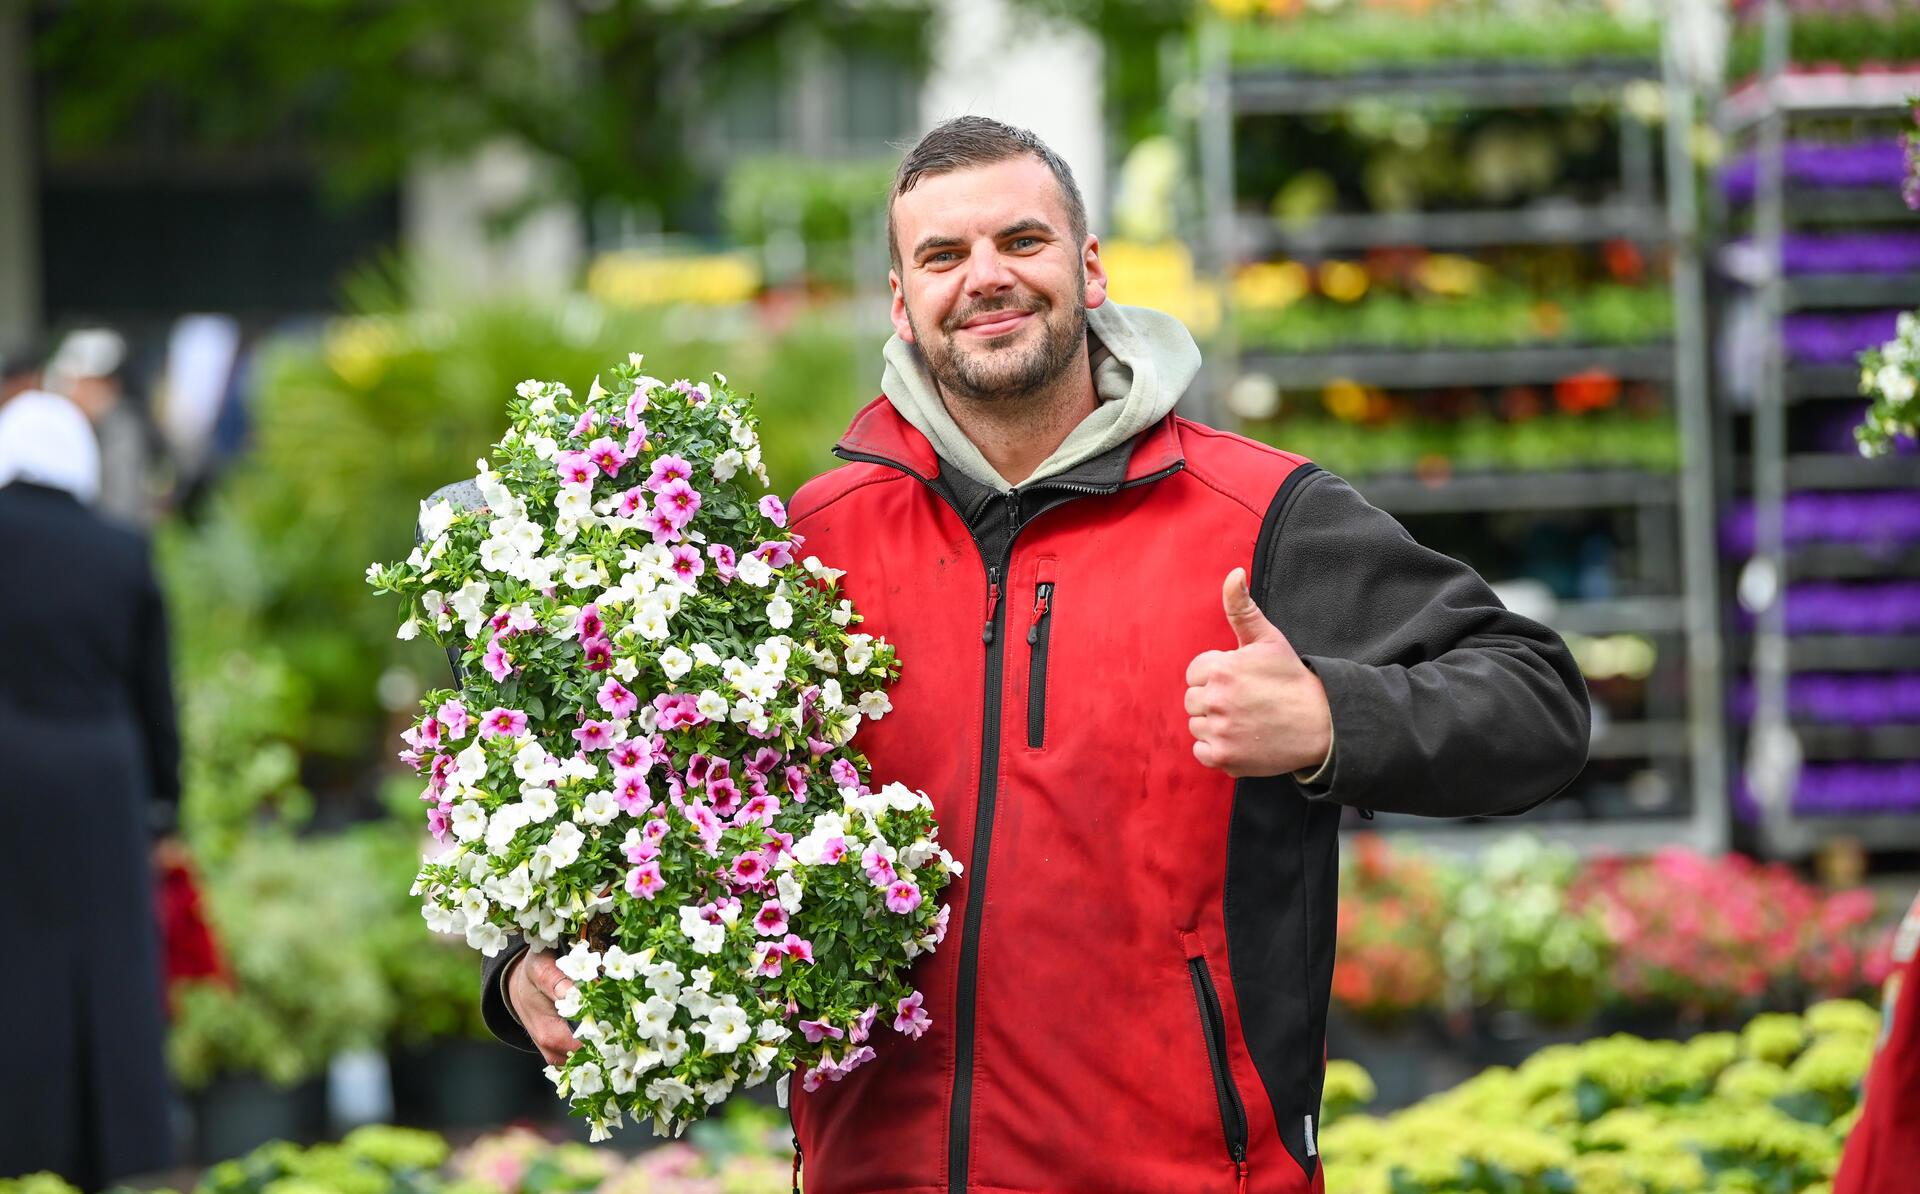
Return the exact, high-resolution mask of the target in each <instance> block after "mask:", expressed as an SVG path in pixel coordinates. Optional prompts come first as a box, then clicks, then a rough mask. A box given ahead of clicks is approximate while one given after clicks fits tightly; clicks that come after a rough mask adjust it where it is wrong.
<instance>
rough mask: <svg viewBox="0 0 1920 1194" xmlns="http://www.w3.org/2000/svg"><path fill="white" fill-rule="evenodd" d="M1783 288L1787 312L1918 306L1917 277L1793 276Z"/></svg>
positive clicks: (1919, 277)
mask: <svg viewBox="0 0 1920 1194" xmlns="http://www.w3.org/2000/svg"><path fill="white" fill-rule="evenodd" d="M1784 289H1785V292H1786V303H1787V309H1788V310H1790V311H1807V310H1816V309H1833V308H1849V309H1852V308H1867V307H1903V308H1911V307H1914V306H1920V274H1797V275H1793V276H1790V277H1788V278H1787V279H1786V285H1785V287H1784Z"/></svg>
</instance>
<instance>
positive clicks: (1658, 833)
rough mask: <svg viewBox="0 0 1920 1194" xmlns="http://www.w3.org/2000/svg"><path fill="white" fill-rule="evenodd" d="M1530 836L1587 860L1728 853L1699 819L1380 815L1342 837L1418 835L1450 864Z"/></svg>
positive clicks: (1346, 830) (1422, 843)
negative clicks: (1687, 851) (1678, 851)
mask: <svg viewBox="0 0 1920 1194" xmlns="http://www.w3.org/2000/svg"><path fill="white" fill-rule="evenodd" d="M1523 829H1524V830H1525V832H1527V833H1528V834H1530V835H1532V836H1533V837H1536V838H1539V839H1541V840H1542V841H1545V842H1548V843H1551V844H1553V845H1564V846H1571V847H1573V848H1574V849H1575V850H1577V851H1579V852H1580V854H1581V855H1582V856H1583V857H1587V858H1593V857H1599V856H1605V855H1613V854H1652V853H1654V852H1655V851H1657V850H1664V849H1667V848H1669V847H1672V846H1687V847H1690V848H1692V849H1695V850H1703V851H1708V852H1713V851H1717V850H1719V849H1721V848H1722V846H1721V843H1720V841H1719V838H1718V836H1717V834H1716V833H1715V832H1714V831H1712V830H1709V829H1706V828H1704V827H1703V826H1702V824H1701V821H1700V819H1699V818H1680V817H1671V816H1664V817H1646V818H1638V817H1636V818H1632V819H1625V820H1612V821H1573V820H1565V821H1553V820H1547V819H1544V818H1540V817H1535V816H1533V815H1531V814H1529V815H1528V816H1526V817H1522V818H1520V819H1518V820H1511V821H1510V820H1505V819H1502V818H1497V817H1496V818H1490V819H1487V820H1484V821H1451V820H1441V819H1436V818H1433V817H1411V816H1406V815H1402V814H1395V813H1380V814H1379V815H1378V816H1376V817H1375V819H1374V820H1373V821H1372V822H1370V823H1366V824H1364V825H1363V826H1361V827H1355V826H1347V827H1344V828H1342V829H1341V831H1340V836H1341V837H1342V838H1343V839H1345V840H1347V841H1352V840H1353V839H1354V838H1355V837H1356V836H1358V835H1360V834H1364V833H1386V834H1394V833H1418V834H1419V835H1420V846H1421V848H1422V849H1426V850H1432V851H1433V852H1435V853H1437V854H1441V855H1445V856H1447V857H1450V858H1472V857H1474V856H1475V855H1478V854H1479V853H1480V852H1481V851H1483V850H1485V849H1486V848H1487V847H1489V846H1492V845H1494V844H1495V843H1497V842H1500V841H1502V840H1504V839H1506V838H1509V837H1512V836H1513V835H1514V834H1515V833H1516V832H1519V831H1521V830H1523Z"/></svg>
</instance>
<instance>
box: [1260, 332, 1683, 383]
mask: <svg viewBox="0 0 1920 1194" xmlns="http://www.w3.org/2000/svg"><path fill="white" fill-rule="evenodd" d="M1242 361H1243V363H1244V364H1245V365H1246V366H1247V367H1248V368H1251V369H1257V370H1258V371H1260V372H1261V373H1264V374H1266V375H1267V376H1268V377H1271V378H1272V379H1273V380H1274V384H1276V385H1278V386H1279V387H1280V388H1281V389H1312V388H1316V387H1319V386H1322V385H1325V384H1326V383H1327V382H1330V381H1335V380H1347V381H1355V382H1359V383H1361V384H1363V385H1375V386H1382V387H1385V388H1387V389H1395V388H1400V389H1408V388H1417V387H1426V386H1470V385H1485V386H1506V385H1525V384H1528V383H1545V382H1555V381H1559V380H1560V379H1561V378H1563V377H1568V376H1571V375H1572V374H1575V373H1583V372H1586V371H1588V370H1595V369H1598V370H1604V371H1605V372H1608V373H1611V374H1613V375H1614V376H1615V377H1619V378H1623V379H1625V380H1628V381H1663V380H1665V379H1667V378H1669V377H1671V376H1672V374H1673V347H1672V345H1670V344H1665V343H1653V344H1641V345H1630V346H1615V345H1597V346H1588V347H1579V346H1566V347H1560V346H1552V347H1548V346H1539V345H1535V346H1526V347H1516V348H1434V349H1406V348H1380V349H1369V348H1355V349H1350V350H1346V351H1342V352H1303V353H1289V352H1283V351H1280V350H1276V349H1269V348H1262V347H1259V346H1257V345H1255V346H1249V347H1248V348H1247V350H1246V352H1245V353H1244V354H1243V356H1242Z"/></svg>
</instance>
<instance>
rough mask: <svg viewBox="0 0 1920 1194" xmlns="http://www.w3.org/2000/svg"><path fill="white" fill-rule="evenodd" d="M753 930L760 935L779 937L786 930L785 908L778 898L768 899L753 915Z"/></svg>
mask: <svg viewBox="0 0 1920 1194" xmlns="http://www.w3.org/2000/svg"><path fill="white" fill-rule="evenodd" d="M753 931H754V932H756V933H758V934H760V935H761V936H762V937H779V936H782V935H784V934H785V933H786V931H787V910H786V909H785V908H782V907H781V906H780V901H779V900H768V901H767V902H766V903H764V904H762V905H760V911H759V912H758V913H756V914H755V915H754V918H753Z"/></svg>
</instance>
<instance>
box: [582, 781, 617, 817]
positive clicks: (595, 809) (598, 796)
mask: <svg viewBox="0 0 1920 1194" xmlns="http://www.w3.org/2000/svg"><path fill="white" fill-rule="evenodd" d="M619 815H620V806H619V805H618V804H616V803H615V802H614V799H613V793H612V792H610V791H608V790H606V789H604V788H603V789H601V790H599V791H596V792H589V793H587V798H586V799H585V800H584V801H582V802H581V803H580V813H579V816H580V820H581V821H582V822H584V823H586V824H588V825H606V824H609V823H611V822H612V821H613V819H614V818H615V817H617V816H619Z"/></svg>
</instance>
